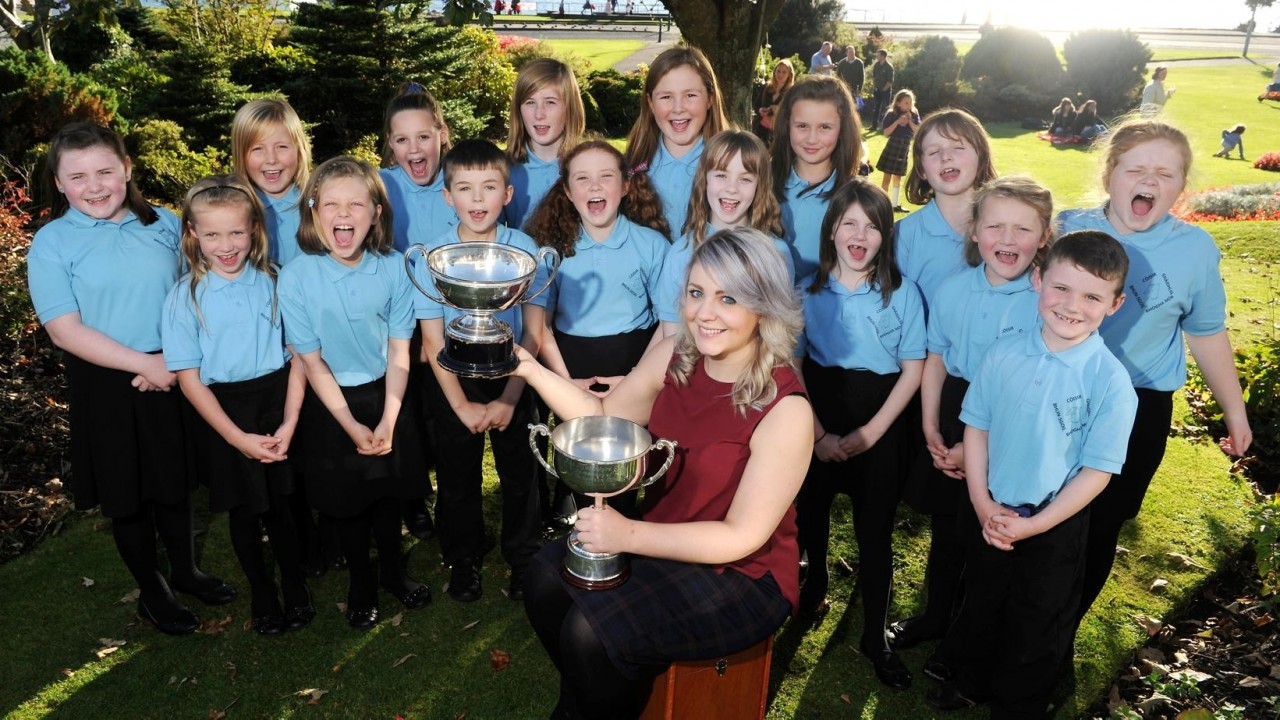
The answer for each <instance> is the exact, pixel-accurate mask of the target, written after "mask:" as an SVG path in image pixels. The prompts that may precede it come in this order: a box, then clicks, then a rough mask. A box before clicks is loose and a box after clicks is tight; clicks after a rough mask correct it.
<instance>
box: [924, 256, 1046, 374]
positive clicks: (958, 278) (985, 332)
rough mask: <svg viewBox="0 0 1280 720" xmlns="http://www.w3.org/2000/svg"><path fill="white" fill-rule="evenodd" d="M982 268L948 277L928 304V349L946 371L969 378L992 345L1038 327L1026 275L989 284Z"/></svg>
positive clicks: (1034, 296) (1036, 298)
mask: <svg viewBox="0 0 1280 720" xmlns="http://www.w3.org/2000/svg"><path fill="white" fill-rule="evenodd" d="M985 268H986V265H985V264H983V265H978V267H974V268H969V269H968V270H965V271H964V272H962V273H960V274H959V275H952V276H951V277H949V278H947V279H946V280H945V281H943V283H942V285H941V286H939V287H938V292H937V293H936V294H935V295H934V296H933V304H932V305H930V306H929V323H928V333H929V335H928V336H929V352H931V353H934V354H936V355H941V356H942V362H943V364H944V365H946V366H947V373H948V374H949V375H954V376H956V377H958V378H964V379H965V380H969V381H970V382H972V381H973V376H974V375H975V374H976V373H977V372H978V365H979V364H980V363H981V362H982V356H983V355H986V353H987V349H988V348H990V347H991V343H993V342H995V341H996V340H999V339H1000V338H1002V337H1006V336H1009V335H1020V334H1023V333H1029V332H1035V331H1036V330H1037V329H1038V328H1039V326H1040V312H1039V310H1038V309H1037V308H1036V305H1037V303H1038V301H1039V297H1040V296H1039V295H1037V294H1036V291H1035V288H1033V287H1032V286H1031V273H1030V272H1028V273H1026V274H1025V275H1023V276H1022V277H1020V278H1017V279H1016V280H1010V281H1009V282H1007V283H1005V284H1003V285H998V286H993V285H992V284H991V282H990V281H989V280H987V274H986V271H985Z"/></svg>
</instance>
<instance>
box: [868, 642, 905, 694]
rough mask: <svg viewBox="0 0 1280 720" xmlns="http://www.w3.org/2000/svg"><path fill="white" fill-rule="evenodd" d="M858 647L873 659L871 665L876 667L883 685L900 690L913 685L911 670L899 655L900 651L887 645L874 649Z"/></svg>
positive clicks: (877, 675)
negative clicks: (895, 650)
mask: <svg viewBox="0 0 1280 720" xmlns="http://www.w3.org/2000/svg"><path fill="white" fill-rule="evenodd" d="M858 649H859V650H860V651H861V652H862V654H863V655H866V656H867V659H868V660H870V661H871V667H872V668H874V669H875V671H876V677H877V678H879V680H880V683H881V684H882V685H884V686H885V687H891V688H895V689H898V690H901V689H904V688H909V687H911V671H910V670H908V669H907V666H906V664H905V663H903V662H902V658H900V657H898V653H896V652H894V651H892V650H890V649H889V648H887V647H884V648H878V649H873V650H868V649H867V648H865V647H860V648H858Z"/></svg>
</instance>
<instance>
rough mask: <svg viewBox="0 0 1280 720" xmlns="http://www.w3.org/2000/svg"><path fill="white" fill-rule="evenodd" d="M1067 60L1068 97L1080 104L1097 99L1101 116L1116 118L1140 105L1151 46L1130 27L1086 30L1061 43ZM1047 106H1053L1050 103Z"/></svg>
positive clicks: (1063, 54)
mask: <svg viewBox="0 0 1280 720" xmlns="http://www.w3.org/2000/svg"><path fill="white" fill-rule="evenodd" d="M1062 56H1063V57H1064V58H1065V59H1066V61H1067V85H1066V87H1067V92H1066V93H1065V94H1066V95H1067V96H1069V97H1071V98H1072V99H1073V100H1075V102H1076V104H1077V105H1079V104H1080V103H1081V102H1083V101H1085V100H1089V99H1092V100H1096V101H1097V102H1098V114H1099V115H1100V116H1101V117H1104V118H1105V117H1116V116H1119V115H1122V114H1124V113H1125V112H1126V111H1128V110H1130V109H1132V108H1134V107H1137V105H1138V100H1139V99H1140V98H1141V96H1142V84H1143V79H1142V74H1143V71H1144V70H1145V68H1146V66H1147V63H1148V62H1149V61H1150V60H1151V48H1149V47H1147V44H1146V43H1144V42H1142V41H1141V40H1139V39H1138V36H1137V34H1136V33H1134V32H1132V31H1130V30H1083V31H1081V32H1077V33H1072V34H1071V36H1070V37H1068V38H1067V40H1066V42H1064V43H1063V44H1062ZM1048 107H1050V108H1052V107H1053V104H1052V103H1051V104H1050V105H1049V106H1048Z"/></svg>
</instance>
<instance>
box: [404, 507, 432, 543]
mask: <svg viewBox="0 0 1280 720" xmlns="http://www.w3.org/2000/svg"><path fill="white" fill-rule="evenodd" d="M404 524H405V527H407V528H409V534H410V535H412V536H414V537H416V538H418V539H419V540H430V539H431V538H433V537H435V536H436V524H435V523H434V522H432V520H431V514H430V513H428V512H427V511H425V510H423V511H422V512H417V513H414V514H413V517H410V518H406V519H405V522H404Z"/></svg>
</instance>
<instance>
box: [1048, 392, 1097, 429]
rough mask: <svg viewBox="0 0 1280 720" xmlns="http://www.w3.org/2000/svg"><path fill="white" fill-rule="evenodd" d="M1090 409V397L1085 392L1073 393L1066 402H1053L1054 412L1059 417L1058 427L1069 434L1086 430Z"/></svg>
mask: <svg viewBox="0 0 1280 720" xmlns="http://www.w3.org/2000/svg"><path fill="white" fill-rule="evenodd" d="M1090 411H1091V408H1090V403H1089V399H1088V398H1086V397H1085V396H1084V394H1083V393H1081V394H1077V395H1072V396H1071V397H1069V398H1067V399H1066V401H1065V402H1061V403H1059V402H1055V403H1053V414H1054V415H1055V416H1056V417H1057V420H1058V429H1060V430H1062V432H1063V433H1064V434H1065V435H1068V436H1070V435H1074V434H1076V433H1078V432H1081V431H1082V430H1084V426H1085V423H1087V422H1088V420H1089V415H1090Z"/></svg>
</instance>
